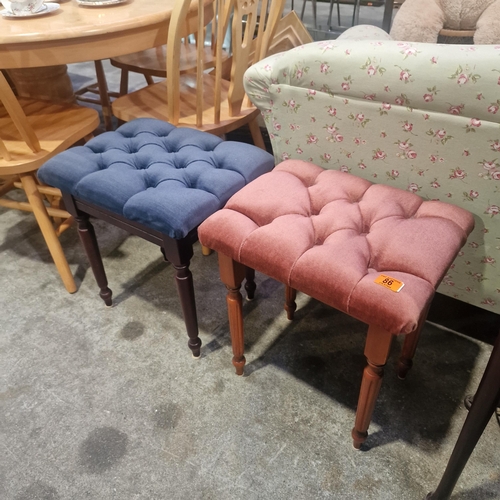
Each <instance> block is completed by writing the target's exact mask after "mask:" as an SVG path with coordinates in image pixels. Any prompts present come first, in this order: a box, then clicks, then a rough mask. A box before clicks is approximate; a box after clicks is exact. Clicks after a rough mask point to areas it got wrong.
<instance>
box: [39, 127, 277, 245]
mask: <svg viewBox="0 0 500 500" xmlns="http://www.w3.org/2000/svg"><path fill="white" fill-rule="evenodd" d="M273 166H274V160H273V157H272V155H270V154H269V153H267V152H265V151H263V150H261V149H259V148H256V147H255V146H252V145H250V144H244V143H240V142H231V141H227V142H226V141H223V140H222V139H220V138H218V137H216V136H214V135H211V134H208V133H206V132H201V131H198V130H194V129H189V128H177V127H175V126H173V125H170V124H169V123H167V122H163V121H160V120H153V119H149V118H143V119H138V120H134V121H132V122H128V123H126V124H124V125H122V126H121V127H119V128H118V129H117V130H116V131H114V132H106V133H104V134H102V135H99V136H97V137H95V138H94V139H92V140H90V141H89V142H88V143H87V144H85V145H84V146H79V147H75V148H73V149H70V150H68V151H65V152H63V153H61V154H59V155H57V156H56V157H54V158H53V159H51V160H49V161H48V162H47V163H46V164H45V165H44V166H42V167H41V168H40V170H39V171H38V177H39V178H40V180H41V181H43V182H45V183H46V184H49V185H51V186H55V187H58V188H59V189H61V191H64V192H67V193H70V194H71V195H72V196H74V197H75V198H78V199H81V200H85V201H86V202H89V203H91V204H94V205H96V206H99V207H101V208H104V209H107V210H109V211H111V212H114V213H116V214H118V215H121V216H123V217H125V218H126V219H128V220H130V221H134V222H138V223H140V224H143V225H145V226H147V227H149V228H152V229H155V230H157V231H159V232H161V233H164V234H166V235H168V236H170V237H171V238H175V239H180V238H184V237H185V236H186V235H187V234H188V232H189V231H190V230H191V229H193V228H195V227H196V226H198V225H199V224H200V223H201V222H202V221H204V220H205V219H206V218H207V217H208V216H209V215H211V214H212V213H214V212H215V211H216V210H218V209H220V208H222V207H223V206H224V204H225V203H226V201H227V200H228V199H229V198H230V197H231V196H232V195H233V194H234V193H236V191H238V190H239V189H241V188H242V187H243V186H245V185H246V184H247V183H248V182H250V181H252V180H253V179H255V178H256V177H258V176H259V175H262V174H264V173H266V172H269V171H270V170H272V168H273Z"/></svg>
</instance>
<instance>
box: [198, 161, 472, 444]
mask: <svg viewBox="0 0 500 500" xmlns="http://www.w3.org/2000/svg"><path fill="white" fill-rule="evenodd" d="M473 227H474V219H473V217H472V215H471V214H470V213H469V212H467V211H465V210H463V209H462V208H459V207H456V206H453V205H449V204H446V203H442V202H439V201H424V200H423V199H422V198H420V197H419V196H417V195H415V194H413V193H410V192H408V191H403V190H401V189H397V188H394V187H390V186H385V185H382V184H372V183H371V182H369V181H367V180H365V179H361V178H358V177H355V176H353V175H351V174H348V173H344V172H339V171H336V170H324V169H322V168H321V167H318V166H316V165H313V164H311V163H306V162H303V161H299V160H288V161H285V162H283V163H281V164H279V165H278V166H277V167H276V168H275V169H274V170H273V171H272V172H269V173H267V174H264V175H263V176H261V177H259V178H258V179H256V180H255V181H253V182H251V183H250V184H248V185H247V186H245V187H244V188H243V189H242V190H240V191H239V192H238V193H236V194H235V195H234V196H233V197H232V198H231V199H230V200H229V201H228V203H227V204H226V206H225V208H224V209H222V210H220V211H219V212H217V213H215V214H214V215H212V216H211V217H209V218H208V219H207V220H206V221H205V222H203V223H202V224H201V226H200V227H199V228H198V235H199V239H200V241H201V243H202V244H203V245H205V246H207V247H209V248H212V249H214V250H216V251H217V252H218V253H219V263H220V270H221V279H222V281H223V282H224V284H225V285H226V287H227V288H228V290H229V292H228V296H227V300H228V309H229V321H230V329H231V339H232V345H233V353H234V357H233V364H234V365H235V366H236V372H237V373H238V374H242V373H243V366H244V364H245V357H244V356H243V318H242V309H241V294H240V293H239V288H240V286H241V282H242V280H243V278H244V276H245V267H250V268H253V269H256V270H258V271H261V272H263V273H265V274H267V275H268V276H270V277H272V278H275V279H277V280H279V281H281V282H283V283H285V284H286V285H287V307H286V308H287V311H288V312H289V318H290V319H291V317H292V316H293V311H294V310H295V303H294V300H295V297H294V291H295V290H300V291H302V292H304V293H306V294H308V295H310V296H312V297H314V298H316V299H318V300H320V301H322V302H325V303H327V304H329V305H331V306H333V307H335V308H337V309H339V310H341V311H343V312H345V313H347V314H349V315H350V316H353V317H354V318H357V319H359V320H361V321H363V322H365V323H367V324H368V325H369V328H368V336H367V341H366V347H365V356H366V357H367V361H368V365H367V367H366V368H365V371H364V375H363V381H362V385H361V390H360V397H359V402H358V410H357V413H356V423H355V426H354V429H353V439H354V446H355V447H356V448H359V447H360V446H361V443H362V442H363V441H364V440H365V439H366V436H367V429H368V426H369V424H370V420H371V415H372V413H373V408H374V405H375V400H376V398H377V395H378V391H379V389H380V385H381V380H382V375H383V366H384V365H385V363H386V361H387V357H388V355H389V349H390V344H391V341H392V338H393V337H394V335H398V334H405V335H406V338H405V342H404V346H403V352H402V355H401V358H400V362H399V372H398V373H399V375H400V377H401V378H404V376H405V375H406V373H407V371H408V370H409V368H410V367H411V363H412V358H413V355H414V353H415V349H416V346H417V342H418V337H419V334H420V331H421V329H422V325H423V323H424V321H425V317H426V314H427V309H428V306H429V304H430V302H431V300H432V297H433V295H434V291H435V288H436V286H437V285H438V284H439V282H440V281H441V279H442V277H443V276H444V274H445V273H446V271H447V269H448V267H449V266H450V264H451V263H452V262H453V259H454V258H455V257H456V255H457V253H458V251H459V250H460V248H461V247H462V245H463V244H464V243H465V241H466V239H467V236H468V235H469V233H470V232H471V231H472V229H473ZM381 274H384V275H387V276H390V277H391V278H394V279H396V280H399V281H401V282H403V283H404V286H403V288H402V289H401V290H400V291H399V292H395V291H392V290H390V289H388V288H386V287H384V286H380V285H379V284H376V283H375V280H376V278H378V277H379V275H381ZM250 289H251V287H250Z"/></svg>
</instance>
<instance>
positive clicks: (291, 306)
mask: <svg viewBox="0 0 500 500" xmlns="http://www.w3.org/2000/svg"><path fill="white" fill-rule="evenodd" d="M296 298H297V290H295V288H292V287H291V286H288V285H286V287H285V311H286V317H287V318H288V319H289V320H292V319H293V316H294V314H295V310H296V309H297V303H296V302H295V299H296Z"/></svg>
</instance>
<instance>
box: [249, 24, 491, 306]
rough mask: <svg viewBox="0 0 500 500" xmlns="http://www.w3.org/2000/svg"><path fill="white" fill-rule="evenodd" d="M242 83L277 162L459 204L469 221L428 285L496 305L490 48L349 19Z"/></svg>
mask: <svg viewBox="0 0 500 500" xmlns="http://www.w3.org/2000/svg"><path fill="white" fill-rule="evenodd" d="M245 86H246V90H247V93H248V95H249V96H250V98H251V99H252V101H253V102H254V103H255V104H256V105H257V106H258V107H259V108H260V109H261V111H262V114H263V117H264V120H265V123H266V126H267V129H268V131H269V133H270V137H271V142H272V146H273V151H274V155H275V158H276V161H277V162H280V161H283V160H285V159H288V158H299V159H303V160H307V161H311V162H313V163H316V164H317V165H320V166H322V167H324V168H328V169H339V170H343V171H346V172H351V173H352V174H355V175H358V176H360V177H364V178H366V179H369V180H371V181H373V182H380V183H386V184H390V185H393V186H396V187H399V188H403V189H407V190H409V191H412V192H414V193H417V194H419V195H420V196H422V197H423V198H425V199H429V200H433V199H437V200H442V201H447V202H449V203H453V204H455V205H458V206H461V207H463V208H465V209H467V210H469V211H471V212H472V213H473V214H474V216H475V223H476V226H475V229H474V231H473V233H472V234H471V235H470V237H469V239H468V242H467V244H466V245H465V247H464V248H463V251H461V252H460V254H459V256H458V257H457V259H456V260H455V262H454V263H453V265H452V266H451V268H450V270H449V272H448V273H447V275H446V277H445V278H444V280H443V282H442V284H441V286H440V287H439V292H441V293H443V294H446V295H449V296H452V297H455V298H457V299H459V300H462V301H464V302H468V303H471V304H474V305H476V306H479V307H482V308H484V309H487V310H490V311H493V312H496V313H500V45H497V46H495V45H436V44H426V43H408V42H397V41H393V40H391V39H390V37H389V35H387V34H386V33H385V32H384V31H382V30H380V29H379V28H376V27H373V26H356V27H354V28H351V29H349V30H347V31H346V32H345V33H344V34H343V35H342V36H341V37H339V38H338V39H337V40H328V41H322V42H314V43H310V44H306V45H302V46H300V47H297V48H295V49H292V50H290V51H288V52H283V53H280V54H276V55H274V56H271V57H269V58H267V59H264V60H262V61H261V62H259V63H258V64H256V65H254V66H252V67H251V68H250V69H249V70H248V71H247V73H246V75H245Z"/></svg>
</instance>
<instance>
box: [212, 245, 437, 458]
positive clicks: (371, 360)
mask: <svg viewBox="0 0 500 500" xmlns="http://www.w3.org/2000/svg"><path fill="white" fill-rule="evenodd" d="M219 269H220V277H221V281H222V282H223V283H224V285H225V286H226V288H227V290H228V293H227V296H226V302H227V310H228V317H229V330H230V334H231V344H232V349H233V359H232V362H233V365H234V367H235V368H236V374H237V375H243V368H244V366H245V362H246V359H245V356H244V328H243V308H242V296H241V293H240V287H241V284H242V282H243V279H244V278H245V275H246V269H247V267H246V266H245V265H243V264H241V263H240V262H237V261H235V260H233V259H232V258H231V257H228V256H227V255H224V254H222V253H219ZM245 288H247V287H246V286H245ZM252 293H253V292H252ZM252 296H253V295H252ZM295 298H296V291H295V290H294V289H293V288H291V287H288V286H287V287H286V290H285V310H286V312H287V317H288V319H290V320H292V319H293V316H294V312H295V310H296V308H297V306H296V303H295ZM427 312H428V308H426V309H425V310H424V311H422V313H421V316H420V321H419V323H418V326H417V328H416V329H415V330H414V331H413V332H412V333H409V334H407V335H406V336H405V340H404V343H403V348H402V352H401V356H400V358H399V361H398V366H397V373H398V377H399V378H401V379H404V378H405V377H406V375H407V373H408V371H409V370H410V368H411V366H412V359H413V357H414V355H415V351H416V349H417V344H418V340H419V337H420V333H421V331H422V328H423V325H424V323H425V319H426V317H427ZM395 336H396V334H395V333H393V332H390V331H388V330H384V329H383V328H380V327H378V326H375V325H369V326H368V334H367V338H366V344H365V350H364V354H365V357H366V360H367V365H366V367H365V369H364V371H363V378H362V381H361V389H360V392H359V399H358V407H357V410H356V420H355V423H354V428H353V429H352V438H353V446H354V448H356V449H359V448H360V447H361V445H362V444H363V443H364V442H365V440H366V438H367V436H368V432H367V431H368V427H369V425H370V422H371V419H372V415H373V410H374V408H375V402H376V400H377V397H378V394H379V392H380V387H381V386H382V378H383V375H384V366H385V364H386V363H387V359H388V357H389V353H390V349H391V344H392V340H393V338H394V337H395Z"/></svg>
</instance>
